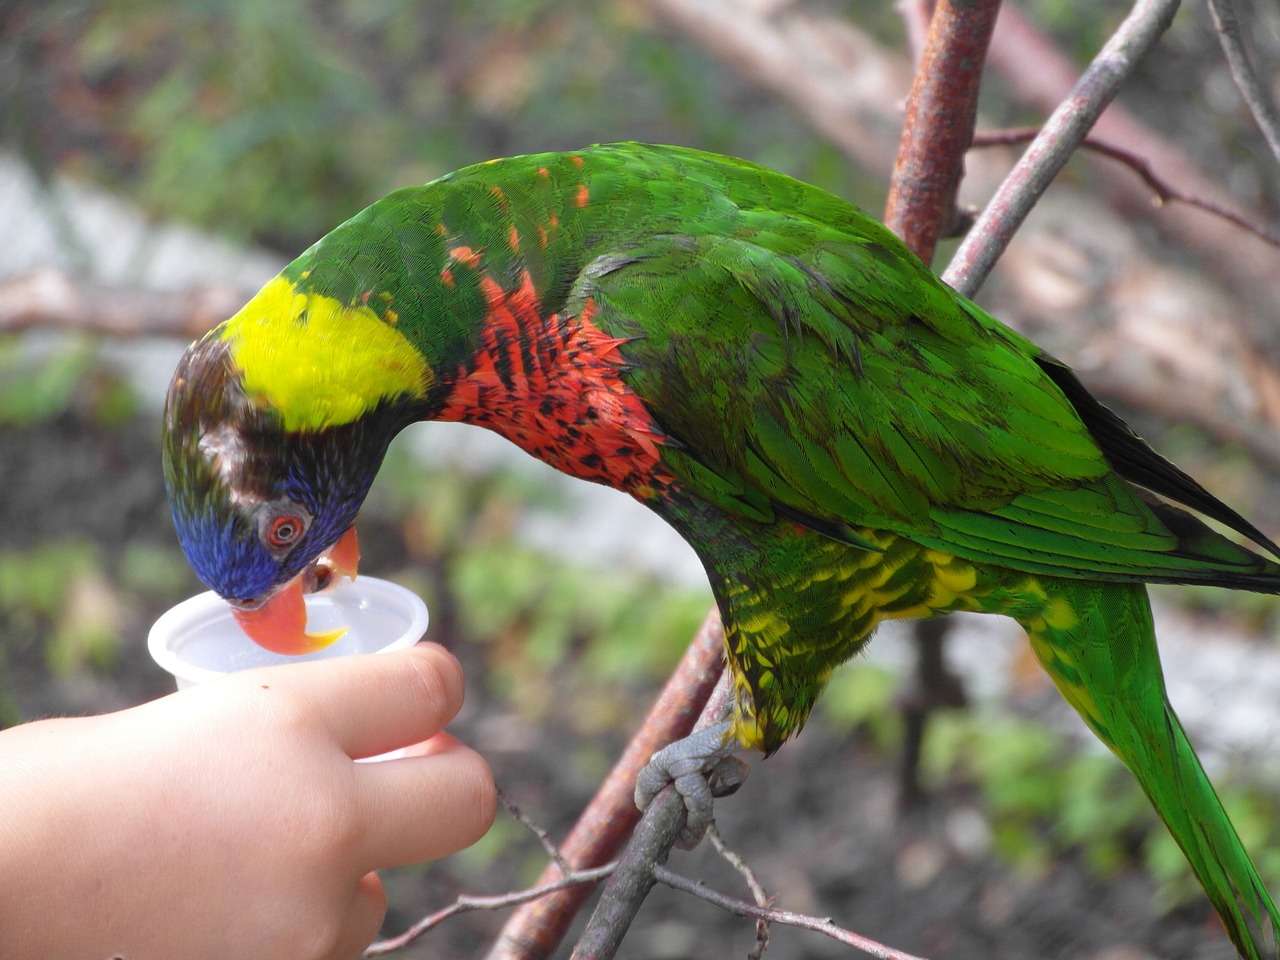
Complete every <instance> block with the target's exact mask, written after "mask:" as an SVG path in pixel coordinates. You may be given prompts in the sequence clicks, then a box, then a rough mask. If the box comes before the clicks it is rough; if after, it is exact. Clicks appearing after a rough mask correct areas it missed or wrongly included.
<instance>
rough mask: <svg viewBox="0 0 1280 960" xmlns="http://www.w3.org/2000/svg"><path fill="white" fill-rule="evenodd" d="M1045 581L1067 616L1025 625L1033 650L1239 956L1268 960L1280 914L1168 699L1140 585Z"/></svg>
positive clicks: (1278, 934)
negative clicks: (1181, 856)
mask: <svg viewBox="0 0 1280 960" xmlns="http://www.w3.org/2000/svg"><path fill="white" fill-rule="evenodd" d="M1044 583H1045V586H1046V588H1048V590H1049V592H1050V594H1051V595H1052V596H1054V597H1055V598H1058V599H1061V600H1065V601H1066V604H1067V605H1068V606H1069V607H1070V609H1071V611H1072V615H1071V616H1067V615H1065V614H1059V615H1055V616H1054V617H1052V618H1048V617H1037V618H1034V619H1030V620H1029V621H1028V622H1027V623H1025V624H1024V626H1026V627H1027V630H1028V633H1029V634H1030V635H1031V642H1032V647H1033V648H1034V650H1035V652H1036V656H1037V657H1038V658H1039V659H1040V662H1041V664H1042V665H1043V666H1044V668H1045V669H1046V670H1047V671H1048V673H1049V675H1050V676H1051V677H1053V680H1054V683H1056V684H1057V686H1058V689H1059V690H1060V691H1061V692H1062V694H1063V696H1065V697H1066V698H1067V700H1068V701H1069V702H1070V703H1071V705H1072V706H1073V707H1075V708H1076V710H1077V711H1079V713H1080V715H1081V716H1082V717H1083V718H1084V720H1085V722H1086V723H1088V724H1089V726H1090V727H1091V728H1092V729H1093V731H1094V732H1095V733H1096V734H1097V735H1098V737H1099V738H1100V739H1101V740H1102V742H1103V743H1105V744H1106V745H1107V746H1108V747H1110V748H1111V750H1112V751H1113V752H1114V753H1115V754H1116V755H1117V756H1118V757H1119V758H1120V759H1121V760H1122V761H1124V764H1125V765H1126V766H1127V767H1128V768H1129V769H1130V770H1131V771H1132V772H1133V773H1134V775H1135V776H1136V777H1137V778H1138V782H1139V783H1140V784H1141V785H1142V789H1143V790H1144V791H1145V792H1146V794H1147V796H1148V797H1149V798H1150V800H1151V803H1152V805H1153V806H1154V807H1155V808H1156V811H1157V812H1158V813H1159V814H1160V816H1161V818H1162V819H1163V820H1164V822H1165V824H1166V825H1167V826H1168V828H1169V831H1170V833H1172V834H1173V837H1174V839H1175V840H1177V842H1178V845H1179V846H1180V847H1181V848H1182V850H1183V852H1184V853H1185V855H1186V858H1187V860H1188V862H1189V863H1190V864H1191V868H1192V870H1194V871H1195V874H1196V877H1197V878H1198V879H1199V880H1200V883H1201V885H1202V886H1203V887H1204V889H1205V892H1206V893H1207V894H1208V896H1209V899H1210V900H1211V901H1212V902H1213V905H1214V907H1216V908H1217V911H1218V914H1219V916H1221V918H1222V922H1223V924H1224V926H1225V927H1226V929H1227V933H1228V935H1229V936H1230V937H1231V940H1232V941H1233V942H1234V943H1235V945H1236V947H1237V948H1238V949H1239V951H1240V953H1241V954H1242V955H1243V956H1245V957H1248V958H1250V960H1274V958H1276V957H1277V956H1280V913H1278V912H1277V910H1276V907H1275V904H1274V903H1273V902H1272V900H1271V896H1270V894H1268V892H1267V890H1266V888H1265V887H1264V886H1263V883H1262V880H1261V878H1260V877H1259V876H1258V871H1257V869H1256V868H1255V867H1254V865H1253V862H1252V861H1251V860H1250V859H1249V855H1248V853H1246V852H1245V849H1244V846H1243V845H1242V844H1241V842H1240V838H1239V837H1238V836H1237V835H1236V831H1235V828H1234V827H1233V826H1232V825H1231V821H1230V819H1229V818H1228V817H1227V813H1226V811H1225V810H1224V809H1223V807H1222V803H1221V801H1220V800H1219V799H1218V796H1217V794H1216V793H1214V790H1213V786H1212V785H1211V784H1210V783H1209V778H1208V777H1207V776H1206V775H1205V772H1204V769H1203V768H1202V767H1201V765H1200V760H1199V759H1198V758H1197V757H1196V754H1195V750H1194V749H1193V748H1192V746H1191V743H1190V741H1189V740H1188V739H1187V736H1186V733H1185V732H1184V731H1183V729H1182V724H1181V723H1180V722H1179V721H1178V717H1177V715H1176V714H1175V713H1174V712H1173V708H1172V707H1171V706H1170V705H1169V701H1168V699H1167V697H1166V695H1165V687H1164V678H1163V675H1162V673H1161V669H1160V662H1159V656H1158V653H1157V650H1156V643H1155V629H1154V625H1153V623H1152V619H1151V608H1150V605H1149V603H1148V602H1147V596H1146V591H1145V590H1144V589H1143V587H1141V586H1140V585H1136V584H1134V585H1129V584H1105V585H1104V584H1096V583H1086V582H1081V581H1069V580H1053V581H1049V580H1046V581H1044ZM1050 619H1052V620H1053V623H1050V622H1048V621H1049V620H1050Z"/></svg>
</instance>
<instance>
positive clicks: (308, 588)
mask: <svg viewBox="0 0 1280 960" xmlns="http://www.w3.org/2000/svg"><path fill="white" fill-rule="evenodd" d="M359 564H360V547H359V544H358V542H357V541H356V528H355V527H351V528H350V529H349V530H347V532H346V533H344V534H343V535H342V537H341V538H339V540H338V542H337V543H335V544H334V545H333V546H332V547H330V548H329V549H328V550H326V551H325V552H324V553H322V554H321V555H320V556H319V557H318V558H316V560H315V561H314V562H313V563H312V564H311V565H310V566H308V567H307V569H305V570H303V571H302V573H300V574H298V575H297V576H296V577H294V578H293V579H292V580H290V581H289V582H288V583H286V584H285V585H284V586H283V587H281V588H280V589H279V590H277V591H276V592H275V593H273V594H272V595H271V596H269V597H268V598H267V599H266V600H265V601H263V602H262V603H261V604H258V605H256V606H253V607H244V606H233V607H232V609H231V612H232V615H233V616H234V617H235V619H236V623H238V624H240V629H241V630H243V631H244V632H245V634H246V636H248V637H249V639H250V640H252V641H253V642H254V643H256V644H257V645H258V646H260V647H262V648H264V649H266V650H270V651H272V652H273V653H281V654H285V655H288V656H298V655H300V654H304V653H311V652H313V651H315V650H321V649H323V648H325V647H327V646H329V644H331V643H333V642H334V641H336V640H337V639H338V638H340V637H341V636H342V635H343V634H344V633H346V632H347V631H346V630H330V631H327V632H325V633H307V607H306V603H305V602H304V601H303V594H304V593H313V592H315V591H316V590H323V589H325V588H326V587H328V586H330V585H331V584H332V583H333V582H335V580H336V578H337V577H338V576H343V577H348V578H350V579H352V580H354V579H355V578H356V570H357V568H358V567H359Z"/></svg>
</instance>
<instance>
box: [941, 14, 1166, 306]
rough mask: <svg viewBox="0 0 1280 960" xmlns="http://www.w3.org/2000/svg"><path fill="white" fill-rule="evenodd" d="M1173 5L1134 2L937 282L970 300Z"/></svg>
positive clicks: (1149, 45) (1156, 34)
mask: <svg viewBox="0 0 1280 960" xmlns="http://www.w3.org/2000/svg"><path fill="white" fill-rule="evenodd" d="M1178 3H1179V0H1137V2H1136V3H1135V4H1134V5H1133V9H1132V10H1131V11H1130V13H1129V16H1128V17H1126V18H1125V20H1124V22H1123V23H1121V24H1120V27H1119V28H1118V29H1117V30H1116V32H1115V33H1114V34H1113V35H1112V36H1111V38H1110V39H1109V40H1108V41H1107V42H1106V44H1105V45H1104V46H1103V48H1102V50H1101V51H1100V52H1099V53H1098V55H1097V56H1096V57H1094V59H1093V62H1092V63H1090V64H1089V67H1088V69H1087V70H1086V71H1085V72H1084V75H1083V76H1081V77H1080V79H1079V81H1078V82H1077V83H1076V85H1075V87H1074V88H1073V90H1072V91H1071V94H1070V95H1069V96H1068V97H1067V98H1066V99H1065V100H1064V101H1063V102H1062V103H1061V104H1059V106H1058V108H1057V109H1056V110H1054V112H1053V114H1052V116H1050V117H1049V119H1048V121H1047V122H1046V123H1045V125H1044V127H1043V129H1042V130H1041V131H1040V133H1039V134H1038V135H1037V136H1036V138H1035V139H1034V140H1033V141H1032V142H1031V145H1030V146H1029V147H1028V148H1027V151H1026V153H1024V154H1023V155H1022V158H1021V159H1020V160H1019V161H1018V162H1017V163H1016V164H1015V165H1014V168H1013V170H1012V171H1010V173H1009V175H1008V176H1007V177H1006V178H1005V180H1004V183H1002V184H1001V186H1000V189H999V190H997V191H996V195H995V196H994V197H992V198H991V201H990V203H988V204H987V207H986V209H985V210H983V212H982V213H981V214H980V215H979V217H978V220H977V222H976V223H975V224H974V226H973V228H972V229H971V230H970V231H969V233H968V235H967V236H966V237H965V239H964V241H963V242H962V243H961V245H960V249H959V250H957V251H956V254H955V256H954V257H953V258H952V260H951V263H950V264H949V265H948V266H947V269H946V272H945V273H944V274H943V279H944V280H946V281H947V282H948V283H950V284H951V286H953V287H955V288H956V289H957V290H959V291H960V292H961V293H963V294H966V295H968V296H972V295H973V293H974V292H975V291H976V290H977V289H978V287H980V286H981V285H982V281H983V280H985V279H986V277H987V274H988V273H990V271H991V268H992V266H994V265H995V262H996V260H997V259H999V257H1000V254H1001V253H1003V252H1004V249H1005V248H1006V247H1007V246H1008V245H1009V241H1010V240H1011V239H1013V235H1014V232H1015V231H1016V230H1017V229H1018V227H1019V226H1021V224H1022V222H1023V220H1025V219H1026V216H1027V214H1028V213H1029V212H1030V211H1031V208H1032V207H1033V206H1034V205H1035V203H1036V201H1037V200H1039V199H1040V195H1041V194H1042V193H1044V191H1045V188H1046V187H1048V185H1049V183H1050V182H1051V181H1052V180H1053V178H1054V177H1055V176H1056V175H1057V173H1058V171H1059V170H1061V169H1062V166H1063V164H1065V163H1066V162H1067V159H1068V158H1069V157H1070V156H1071V154H1072V153H1074V152H1075V149H1076V148H1077V147H1078V146H1079V145H1080V144H1081V142H1083V140H1084V138H1085V136H1086V135H1087V134H1088V132H1089V130H1090V128H1091V127H1092V126H1093V124H1094V121H1096V120H1097V118H1098V116H1099V114H1101V113H1102V110H1103V108H1104V107H1106V105H1107V104H1108V103H1110V102H1111V100H1112V99H1113V98H1114V97H1115V95H1116V92H1117V91H1118V90H1119V89H1120V85H1121V84H1122V83H1123V82H1124V81H1125V80H1126V79H1127V78H1128V77H1129V75H1130V74H1132V73H1133V71H1134V69H1135V68H1136V67H1137V65H1138V63H1139V62H1140V61H1141V60H1142V58H1143V57H1144V56H1146V54H1147V52H1148V51H1149V50H1150V49H1151V48H1152V47H1153V46H1154V45H1155V43H1156V41H1157V40H1158V39H1159V38H1160V36H1161V35H1162V34H1163V33H1164V31H1165V30H1166V29H1168V26H1169V24H1170V22H1172V20H1173V15H1174V13H1176V12H1177V9H1178Z"/></svg>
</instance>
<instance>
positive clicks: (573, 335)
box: [439, 274, 669, 499]
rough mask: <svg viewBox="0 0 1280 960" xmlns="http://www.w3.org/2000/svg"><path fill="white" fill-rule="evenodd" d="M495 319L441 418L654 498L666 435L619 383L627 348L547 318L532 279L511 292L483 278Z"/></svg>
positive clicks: (585, 316)
mask: <svg viewBox="0 0 1280 960" xmlns="http://www.w3.org/2000/svg"><path fill="white" fill-rule="evenodd" d="M483 283H484V285H485V293H486V295H487V297H488V301H489V317H488V322H487V324H486V326H485V330H484V334H483V338H482V343H481V346H480V350H479V353H478V356H477V360H476V363H475V365H474V367H472V368H471V369H470V370H469V371H468V372H466V373H464V374H463V375H462V376H461V377H460V378H459V379H458V380H457V381H456V382H455V384H454V386H453V390H452V392H451V394H450V396H449V399H448V401H447V402H446V404H445V406H444V409H443V410H442V411H441V413H440V415H439V419H441V420H461V421H463V422H466V423H474V424H477V425H478V426H482V427H487V428H489V429H490V430H493V431H495V432H496V433H499V434H501V435H502V436H504V437H506V438H507V439H508V440H510V441H512V442H513V443H515V444H517V445H519V446H520V447H522V448H523V449H525V450H526V451H528V452H529V453H531V454H533V455H534V456H535V457H537V458H538V459H539V460H543V461H545V462H546V463H549V464H551V465H552V466H553V467H555V468H557V469H558V470H562V471H563V472H565V473H567V474H569V475H571V476H575V477H581V478H583V479H585V480H594V481H597V482H599V483H604V484H607V485H609V486H611V487H616V488H618V489H620V490H624V491H626V492H627V493H630V494H632V495H633V496H636V497H639V498H640V499H649V498H650V497H652V496H654V495H655V494H656V493H657V492H658V491H659V490H660V488H661V487H663V486H665V485H666V483H668V482H669V477H668V476H667V474H666V471H665V469H664V468H663V466H662V463H661V460H660V457H659V453H658V448H659V446H660V445H661V444H662V442H663V436H662V431H661V430H660V429H659V428H658V427H657V426H656V425H655V424H654V423H653V420H652V418H651V417H650V416H649V413H648V411H647V410H645V408H644V405H643V404H642V403H641V402H640V398H639V397H637V396H636V395H635V394H634V393H633V392H632V391H631V389H630V388H629V387H628V386H627V385H626V384H625V383H624V382H623V381H622V378H621V377H620V375H619V368H620V366H621V364H622V363H623V362H624V361H623V359H622V357H621V356H619V354H618V348H619V347H620V346H621V345H622V344H623V343H625V342H626V341H624V340H618V339H615V338H612V337H608V336H606V335H605V334H604V333H602V332H601V331H600V330H599V329H598V328H597V327H596V326H595V325H594V324H593V323H592V322H591V314H592V312H593V309H592V306H591V304H590V303H588V304H587V306H586V307H585V308H584V309H583V310H582V311H581V313H580V314H579V315H578V316H577V317H567V318H566V317H559V316H555V315H553V316H550V317H543V316H542V314H541V310H540V309H539V304H538V298H537V294H536V292H535V291H534V289H533V285H532V283H531V282H530V280H529V278H528V275H527V274H526V276H525V277H524V280H523V283H522V284H521V285H520V286H519V287H518V288H517V289H516V290H514V291H513V292H511V293H506V292H504V291H503V290H502V289H501V288H500V287H499V286H498V285H497V284H496V283H494V282H493V281H492V280H489V279H487V278H486V279H485V280H484V281H483Z"/></svg>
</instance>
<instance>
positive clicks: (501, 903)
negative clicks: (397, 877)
mask: <svg viewBox="0 0 1280 960" xmlns="http://www.w3.org/2000/svg"><path fill="white" fill-rule="evenodd" d="M616 866H617V864H613V863H607V864H605V865H604V866H602V867H595V868H594V869H591V870H574V871H572V872H571V873H569V874H567V875H565V876H563V877H561V878H560V879H559V880H556V881H554V882H552V883H544V884H540V885H538V886H534V887H529V888H527V889H525V890H516V891H513V892H512V893H503V894H497V895H495V896H491V897H479V896H470V895H467V894H463V895H462V896H460V897H458V899H457V900H455V901H453V903H451V904H449V905H448V906H447V907H443V908H441V909H439V910H437V911H436V912H435V913H431V914H428V915H427V916H425V917H423V918H422V919H421V920H419V921H418V922H417V923H415V924H414V925H413V926H411V927H410V928H409V929H408V930H406V931H405V932H404V933H402V934H400V935H399V936H395V937H388V938H387V939H385V940H379V941H377V942H376V943H373V944H371V945H370V946H369V948H368V949H367V950H365V952H364V955H365V956H366V957H385V956H386V955H387V954H389V953H395V952H396V951H397V950H403V949H404V948H405V947H407V946H409V944H411V943H413V942H414V941H415V940H417V939H418V938H419V937H421V936H422V935H423V934H425V933H426V932H427V931H429V930H431V929H433V928H435V927H438V926H439V925H440V924H441V923H443V922H444V921H446V920H448V919H449V918H450V917H454V916H457V915H458V914H460V913H468V912H470V911H472V910H505V909H507V908H509V907H515V906H519V905H520V904H522V903H528V902H530V901H534V900H539V899H541V898H543V897H546V896H549V895H551V894H553V893H558V892H559V891H561V890H567V889H569V888H571V887H577V886H582V885H584V884H592V883H599V882H600V881H601V880H603V879H604V878H605V877H607V876H609V874H611V873H612V872H613V870H614V868H615V867H616Z"/></svg>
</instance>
